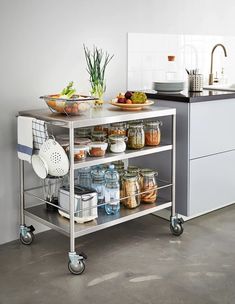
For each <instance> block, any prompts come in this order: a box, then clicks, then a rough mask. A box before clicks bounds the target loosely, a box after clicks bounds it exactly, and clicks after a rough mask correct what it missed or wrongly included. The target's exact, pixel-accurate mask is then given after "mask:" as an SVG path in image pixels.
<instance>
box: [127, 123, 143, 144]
mask: <svg viewBox="0 0 235 304" xmlns="http://www.w3.org/2000/svg"><path fill="white" fill-rule="evenodd" d="M144 141H145V139H144V128H143V125H142V124H138V125H136V124H133V125H131V126H130V128H129V129H128V148H130V149H142V148H143V147H144Z"/></svg>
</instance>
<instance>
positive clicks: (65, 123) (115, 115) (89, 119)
mask: <svg viewBox="0 0 235 304" xmlns="http://www.w3.org/2000/svg"><path fill="white" fill-rule="evenodd" d="M156 103H157V102H156ZM174 114H176V109H174V108H169V107H160V106H157V104H156V105H153V106H150V107H147V108H144V109H142V110H140V111H124V110H119V109H118V108H116V107H114V106H111V105H107V104H105V105H103V106H102V107H100V108H92V109H91V110H89V111H88V112H87V113H84V114H81V115H75V116H69V117H68V116H66V115H64V114H57V113H52V112H51V111H50V110H49V109H48V108H44V109H38V110H26V111H20V112H19V115H23V116H30V117H35V118H37V119H42V120H45V121H50V122H51V123H52V124H58V125H60V124H61V126H62V127H67V128H68V127H71V126H72V127H74V128H80V127H87V126H96V125H103V124H109V123H115V122H122V121H130V120H137V119H147V118H155V117H161V116H169V115H174Z"/></svg>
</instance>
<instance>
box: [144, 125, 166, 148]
mask: <svg viewBox="0 0 235 304" xmlns="http://www.w3.org/2000/svg"><path fill="white" fill-rule="evenodd" d="M160 126H162V122H161V121H158V120H157V121H149V122H146V124H145V145H146V146H158V145H159V144H160V142H161V130H160Z"/></svg>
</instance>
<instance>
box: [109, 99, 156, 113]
mask: <svg viewBox="0 0 235 304" xmlns="http://www.w3.org/2000/svg"><path fill="white" fill-rule="evenodd" d="M110 104H111V105H112V106H116V107H119V108H121V109H122V110H125V111H139V110H142V109H143V108H144V107H148V106H151V105H152V104H154V102H153V101H152V100H147V101H146V102H145V103H135V104H134V103H132V104H127V103H118V102H116V101H114V100H113V101H111V102H110Z"/></svg>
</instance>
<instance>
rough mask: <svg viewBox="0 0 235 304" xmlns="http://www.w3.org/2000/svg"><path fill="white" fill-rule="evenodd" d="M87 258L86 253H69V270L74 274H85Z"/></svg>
mask: <svg viewBox="0 0 235 304" xmlns="http://www.w3.org/2000/svg"><path fill="white" fill-rule="evenodd" d="M84 259H85V260H86V259H87V256H86V254H85V253H83V252H81V253H79V254H76V252H69V262H68V269H69V271H70V272H71V273H72V274H76V275H80V274H82V273H83V272H84V270H85V268H86V265H85V261H84Z"/></svg>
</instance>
